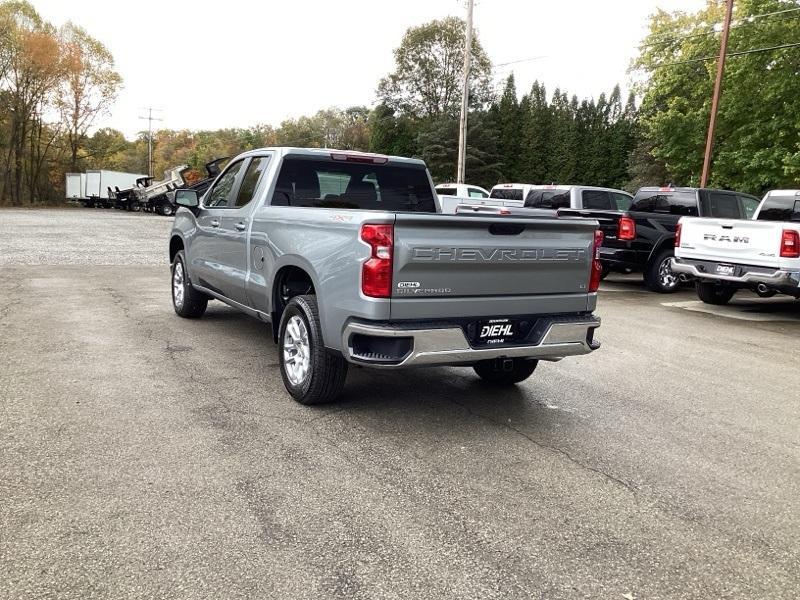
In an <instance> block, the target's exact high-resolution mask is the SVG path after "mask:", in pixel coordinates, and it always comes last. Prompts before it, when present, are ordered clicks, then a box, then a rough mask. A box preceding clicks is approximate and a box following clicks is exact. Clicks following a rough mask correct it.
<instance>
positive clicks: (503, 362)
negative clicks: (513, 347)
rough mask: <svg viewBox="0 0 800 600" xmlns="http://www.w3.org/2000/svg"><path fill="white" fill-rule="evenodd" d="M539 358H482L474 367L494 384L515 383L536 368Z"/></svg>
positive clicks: (486, 379)
mask: <svg viewBox="0 0 800 600" xmlns="http://www.w3.org/2000/svg"><path fill="white" fill-rule="evenodd" d="M538 364H539V361H538V360H531V359H529V358H506V359H501V358H498V359H494V360H482V361H480V362H479V363H477V364H475V366H473V367H472V368H473V369H475V372H476V373H477V374H478V376H479V377H480V378H481V379H483V380H484V381H486V382H487V383H491V384H493V385H514V384H515V383H519V382H520V381H524V380H526V379H527V378H528V377H530V376H531V375H532V374H533V372H534V371H535V370H536V365H538Z"/></svg>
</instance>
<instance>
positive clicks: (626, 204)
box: [611, 192, 633, 210]
mask: <svg viewBox="0 0 800 600" xmlns="http://www.w3.org/2000/svg"><path fill="white" fill-rule="evenodd" d="M632 202H633V198H631V197H630V196H628V195H626V194H620V193H619V192H611V203H612V204H613V205H614V210H628V209H629V208H630V207H631V203H632Z"/></svg>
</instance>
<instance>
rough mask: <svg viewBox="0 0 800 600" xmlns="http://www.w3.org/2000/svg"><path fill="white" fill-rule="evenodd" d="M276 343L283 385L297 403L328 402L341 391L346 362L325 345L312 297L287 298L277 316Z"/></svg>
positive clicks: (314, 298)
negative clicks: (283, 307)
mask: <svg viewBox="0 0 800 600" xmlns="http://www.w3.org/2000/svg"><path fill="white" fill-rule="evenodd" d="M278 342H279V344H280V347H279V348H278V352H279V353H280V357H279V364H280V369H281V378H282V379H283V385H284V386H286V391H288V392H289V393H290V394H291V395H292V397H293V398H294V399H295V400H297V401H298V402H299V403H300V404H323V403H325V402H331V401H333V400H335V399H336V398H337V396H339V394H341V393H342V389H343V388H344V381H345V378H346V377H347V361H345V359H344V358H342V356H339V355H336V354H332V353H330V352H328V350H326V348H325V344H324V343H323V340H322V326H321V325H320V319H319V307H318V306H317V297H316V296H313V295H310V294H308V295H304V296H295V297H294V298H292V299H291V300H290V301H289V303H288V304H287V305H286V308H285V309H284V311H283V314H282V315H281V323H280V327H279V329H278Z"/></svg>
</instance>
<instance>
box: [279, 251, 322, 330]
mask: <svg viewBox="0 0 800 600" xmlns="http://www.w3.org/2000/svg"><path fill="white" fill-rule="evenodd" d="M292 278H295V281H297V282H300V283H305V282H307V283H308V288H307V289H306V290H305V291H303V292H302V294H316V287H315V286H314V278H313V277H312V276H311V274H310V273H309V272H308V271H307V270H306V269H304V268H303V267H300V266H298V265H294V264H290V265H283V266H282V267H281V268H279V269H278V270H277V271H276V273H275V277H273V279H272V288H271V290H270V300H271V302H270V307H271V309H272V310H271V311H270V321H271V323H272V338H273V340H274V341H275V343H277V342H278V329H279V328H280V323H281V315H282V314H283V310H284V308H285V307H284V306H283V300H282V298H281V297H280V288H281V286H282V285H283V284H284V282H286V281H290V280H292ZM302 294H295V295H302Z"/></svg>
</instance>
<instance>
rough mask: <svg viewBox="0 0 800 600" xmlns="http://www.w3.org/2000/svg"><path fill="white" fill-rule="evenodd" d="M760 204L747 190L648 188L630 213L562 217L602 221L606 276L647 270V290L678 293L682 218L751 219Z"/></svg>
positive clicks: (587, 212) (565, 212) (602, 257)
mask: <svg viewBox="0 0 800 600" xmlns="http://www.w3.org/2000/svg"><path fill="white" fill-rule="evenodd" d="M758 203H759V200H758V198H756V197H754V196H750V195H748V194H743V193H741V192H732V191H728V190H716V189H709V188H687V187H644V188H641V189H639V191H638V192H636V196H635V197H634V199H633V204H631V207H630V208H629V209H628V210H627V211H616V210H571V209H561V210H559V211H558V214H559V215H564V216H580V217H586V218H590V219H597V221H598V222H599V223H600V229H601V230H602V231H603V234H604V236H605V237H604V240H603V245H602V247H601V248H600V261H601V262H602V264H603V271H604V274H608V273H609V272H614V271H616V272H621V273H631V272H641V273H643V274H644V281H645V284H646V285H647V287H649V288H650V289H651V290H653V291H654V292H660V293H662V294H665V293H669V292H674V291H675V290H676V289H677V288H678V285H679V284H680V281H681V278H680V277H679V276H678V274H676V273H674V272H673V271H672V266H671V259H672V256H673V254H674V248H675V231H676V230H677V228H678V221H679V220H680V218H681V217H716V218H723V219H749V218H751V217H752V216H753V213H755V211H756V208H757V207H758Z"/></svg>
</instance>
